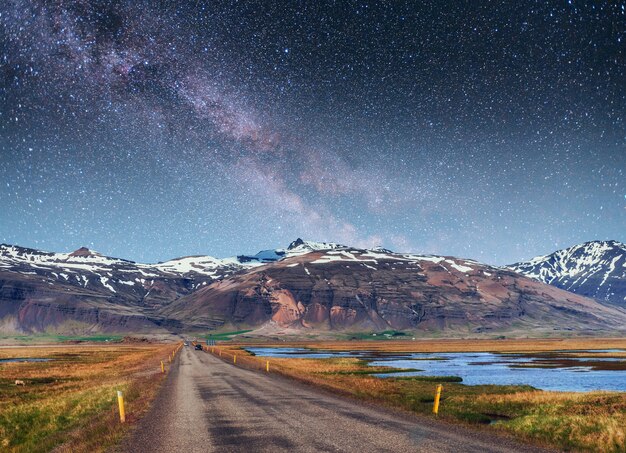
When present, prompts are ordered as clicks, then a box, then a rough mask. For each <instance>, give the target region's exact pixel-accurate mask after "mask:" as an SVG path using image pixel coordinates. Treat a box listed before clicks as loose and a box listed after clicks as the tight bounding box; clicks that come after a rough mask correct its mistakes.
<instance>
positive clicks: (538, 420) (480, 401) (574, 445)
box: [216, 339, 626, 452]
mask: <svg viewBox="0 0 626 453" xmlns="http://www.w3.org/2000/svg"><path fill="white" fill-rule="evenodd" d="M246 345H248V344H246ZM243 346H245V345H244V344H237V345H235V344H233V345H229V346H227V347H226V348H221V349H222V358H223V359H225V360H232V359H231V357H232V354H237V356H238V358H237V364H239V365H241V366H249V367H251V368H256V369H259V370H263V369H264V366H265V363H266V360H267V359H266V358H263V357H253V356H250V355H248V354H247V353H246V352H245V351H242V350H241V348H242V347H243ZM262 346H266V347H267V346H279V347H280V346H283V347H285V346H290V347H294V346H296V347H309V348H313V349H317V348H320V349H326V350H329V349H330V350H369V351H378V352H481V351H482V352H487V351H488V352H548V351H555V350H570V349H571V350H576V349H612V348H626V339H564V340H558V339H547V340H543V339H542V340H526V339H524V340H432V341H428V340H420V341H368V342H354V341H346V342H328V343H326V342H324V343H319V342H316V343H305V342H302V343H289V344H287V343H279V344H274V345H270V344H268V343H264V344H263V345H262ZM216 354H217V350H216ZM596 355H597V356H598V357H607V356H611V357H619V358H624V359H626V354H625V353H624V352H618V353H597V354H596ZM571 356H573V357H575V356H577V354H576V353H572V354H571ZM270 368H271V370H272V372H277V373H280V374H283V375H287V376H290V377H293V378H296V379H298V380H301V381H304V382H307V383H309V384H312V385H317V386H321V387H323V388H326V389H328V390H332V391H335V392H338V393H341V394H345V395H349V396H351V397H355V398H358V399H364V400H368V401H371V402H376V403H379V404H383V405H386V406H388V407H392V408H397V409H401V410H405V411H409V412H413V413H417V414H421V415H425V416H429V417H433V414H432V406H433V399H434V392H435V386H436V384H437V383H440V382H441V380H437V379H420V378H414V379H407V378H386V379H380V378H376V377H374V376H372V375H371V371H372V368H371V367H368V366H367V365H366V363H364V362H363V361H361V360H359V359H355V358H332V359H303V358H293V359H288V358H272V359H270ZM375 370H382V369H381V368H376V369H375ZM446 381H449V382H446ZM441 383H443V385H444V391H443V395H442V401H441V407H440V413H439V415H438V417H439V418H441V419H445V420H448V421H452V422H460V423H465V424H471V425H474V426H476V427H479V428H480V429H494V430H498V431H502V432H506V433H509V434H511V435H514V436H517V437H518V438H521V439H524V440H526V441H530V442H532V443H535V444H538V445H544V446H550V447H556V448H559V449H568V450H579V451H602V452H624V451H626V393H618V392H593V393H575V392H548V391H541V390H534V389H532V388H531V387H528V386H495V385H479V386H465V385H462V384H459V383H456V382H453V379H443V382H441Z"/></svg>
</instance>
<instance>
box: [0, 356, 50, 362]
mask: <svg viewBox="0 0 626 453" xmlns="http://www.w3.org/2000/svg"><path fill="white" fill-rule="evenodd" d="M50 360H52V359H38V358H33V357H15V358H11V359H0V363H9V362H49V361H50Z"/></svg>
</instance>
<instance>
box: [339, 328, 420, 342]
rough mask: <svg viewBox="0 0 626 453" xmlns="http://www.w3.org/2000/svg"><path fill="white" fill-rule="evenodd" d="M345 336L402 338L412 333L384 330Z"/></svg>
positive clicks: (356, 338) (364, 338) (385, 338)
mask: <svg viewBox="0 0 626 453" xmlns="http://www.w3.org/2000/svg"><path fill="white" fill-rule="evenodd" d="M343 336H344V337H345V338H346V339H349V340H390V339H393V340H401V339H407V338H410V337H411V336H412V335H411V334H409V333H406V332H402V331H401V330H385V331H382V332H353V333H349V334H345V335H343Z"/></svg>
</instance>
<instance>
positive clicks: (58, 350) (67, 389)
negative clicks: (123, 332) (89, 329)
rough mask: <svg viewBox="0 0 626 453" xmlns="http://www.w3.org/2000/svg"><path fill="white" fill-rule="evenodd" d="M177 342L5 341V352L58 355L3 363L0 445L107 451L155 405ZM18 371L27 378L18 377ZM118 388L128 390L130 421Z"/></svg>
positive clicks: (27, 449) (12, 355)
mask: <svg viewBox="0 0 626 453" xmlns="http://www.w3.org/2000/svg"><path fill="white" fill-rule="evenodd" d="M173 349H174V346H173V345H172V344H169V345H164V344H150V345H126V344H115V345H107V346H104V345H103V346H99V345H80V346H78V345H76V346H74V345H66V346H61V345H51V346H46V347H36V346H31V347H27V348H24V347H7V348H0V359H9V358H26V357H36V358H49V359H52V360H50V361H49V362H31V363H27V362H17V363H16V362H13V363H10V362H9V363H7V362H4V363H0V451H3V452H4V451H6V452H46V451H50V450H52V449H53V448H58V450H57V451H61V452H72V453H74V452H97V451H103V450H104V449H106V448H107V447H108V446H110V445H112V444H114V443H115V442H116V441H118V440H119V439H120V438H121V436H122V435H123V434H124V433H125V432H126V430H127V429H128V427H129V425H132V422H133V421H134V420H136V419H137V418H138V416H139V415H140V414H142V413H143V412H145V411H146V410H147V408H148V405H149V403H150V401H151V400H152V399H153V397H154V395H155V394H156V391H157V389H158V388H159V385H160V383H161V382H162V381H163V377H164V375H163V374H161V373H160V371H161V370H160V361H161V360H163V359H165V360H166V359H167V357H168V355H169V354H170V353H171V352H172V350H173ZM166 363H167V360H166ZM16 379H19V380H23V381H24V382H25V384H26V385H24V386H21V385H20V386H17V385H15V380H16ZM117 390H122V391H123V392H124V399H125V403H126V414H127V415H126V419H127V423H126V424H124V425H122V424H121V423H120V422H119V416H118V412H117V399H116V391H117Z"/></svg>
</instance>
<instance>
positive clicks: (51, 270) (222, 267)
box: [0, 244, 260, 293]
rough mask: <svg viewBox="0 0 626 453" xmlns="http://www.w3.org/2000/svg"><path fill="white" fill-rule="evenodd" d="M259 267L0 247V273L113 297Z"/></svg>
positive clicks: (216, 261)
mask: <svg viewBox="0 0 626 453" xmlns="http://www.w3.org/2000/svg"><path fill="white" fill-rule="evenodd" d="M259 264H260V263H258V262H257V261H251V262H249V263H240V262H239V261H237V259H235V258H226V259H217V258H213V257H210V256H194V257H184V258H177V259H173V260H170V261H166V262H164V263H158V264H141V263H135V262H133V261H129V260H124V259H119V258H111V257H108V256H104V255H102V254H100V253H98V252H95V251H93V250H89V249H88V248H86V247H81V248H80V249H78V250H76V251H74V252H71V253H53V252H44V251H41V250H35V249H30V248H25V247H19V246H14V245H6V244H0V270H4V271H7V272H14V273H21V274H26V275H38V276H42V277H46V278H47V279H48V280H49V281H50V282H54V281H62V282H64V283H68V284H73V285H79V286H82V287H84V288H89V289H104V290H108V291H110V292H113V293H117V292H119V291H120V289H121V288H124V287H127V288H128V287H135V288H146V287H147V286H149V285H150V284H151V283H150V282H152V281H153V280H155V279H157V280H158V279H163V278H181V277H186V278H188V279H190V280H193V281H194V282H193V283H192V286H199V285H202V284H206V283H207V282H211V281H213V280H217V279H220V278H224V277H225V276H227V275H231V274H233V273H235V272H239V271H240V270H242V269H246V268H248V267H251V266H254V265H259ZM98 287H100V288H98ZM122 292H124V291H122Z"/></svg>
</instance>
